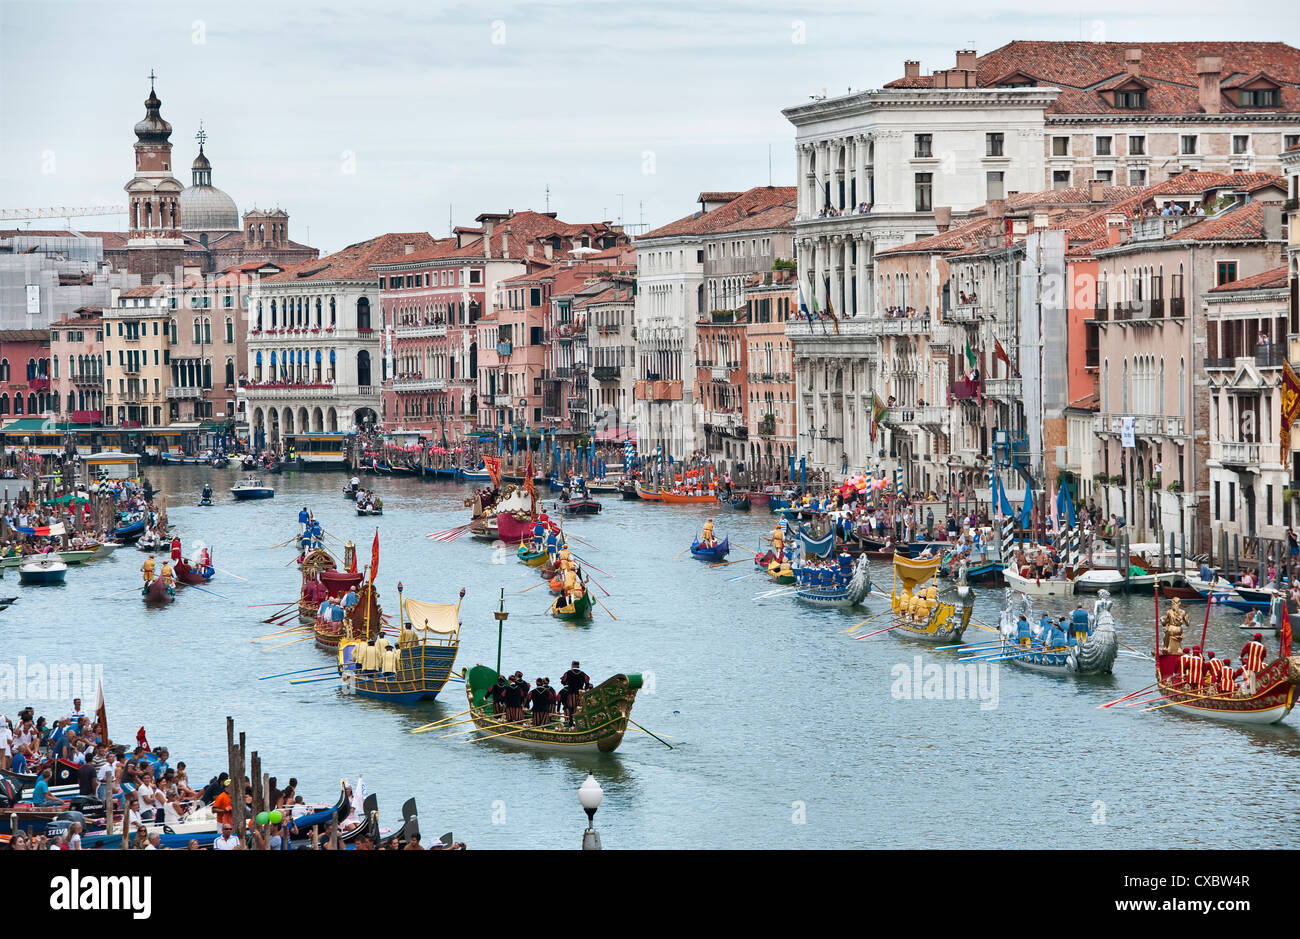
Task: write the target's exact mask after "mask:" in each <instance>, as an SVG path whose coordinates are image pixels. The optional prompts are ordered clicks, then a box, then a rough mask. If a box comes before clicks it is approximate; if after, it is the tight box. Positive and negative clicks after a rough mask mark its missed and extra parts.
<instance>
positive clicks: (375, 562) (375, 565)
mask: <svg viewBox="0 0 1300 939" xmlns="http://www.w3.org/2000/svg"><path fill="white" fill-rule="evenodd" d="M378 571H379V529H378V528H376V529H375V543H374V544H373V545H371V546H370V583H372V584H373V583H374V582H375V574H376V573H378Z"/></svg>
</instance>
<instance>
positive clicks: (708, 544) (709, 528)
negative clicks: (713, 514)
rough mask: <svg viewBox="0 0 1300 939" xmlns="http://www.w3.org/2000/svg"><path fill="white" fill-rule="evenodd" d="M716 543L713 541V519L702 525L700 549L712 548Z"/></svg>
mask: <svg viewBox="0 0 1300 939" xmlns="http://www.w3.org/2000/svg"><path fill="white" fill-rule="evenodd" d="M716 543H717V542H715V541H714V540H713V519H709V520H708V521H706V522H705V523H704V534H702V535H700V547H702V548H712V547H713V546H714V545H715V544H716Z"/></svg>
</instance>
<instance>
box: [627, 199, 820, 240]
mask: <svg viewBox="0 0 1300 939" xmlns="http://www.w3.org/2000/svg"><path fill="white" fill-rule="evenodd" d="M721 195H727V193H722V194H721ZM797 198H798V192H797V190H796V189H795V187H794V186H756V187H754V188H753V189H749V190H746V191H745V192H742V193H740V194H739V195H737V196H736V198H734V199H732V200H730V201H729V202H728V203H727V204H726V205H722V206H719V207H718V208H716V209H713V210H712V211H711V212H695V213H694V214H691V215H687V216H684V217H683V218H679V219H678V220H677V221H675V222H669V223H668V224H667V225H663V226H660V227H659V228H656V229H654V230H653V231H648V232H646V233H645V234H644V235H641V236H640V237H639V238H638V239H637V240H638V241H641V240H644V239H647V238H667V237H671V236H674V235H677V236H686V235H706V234H715V233H723V232H740V231H759V230H762V229H765V228H777V227H782V226H784V225H787V224H789V222H781V221H780V219H781V217H782V216H783V215H784V211H775V212H769V210H776V209H782V207H787V206H788V207H789V210H790V213H789V214H790V221H793V219H794V208H795V200H796V199H797Z"/></svg>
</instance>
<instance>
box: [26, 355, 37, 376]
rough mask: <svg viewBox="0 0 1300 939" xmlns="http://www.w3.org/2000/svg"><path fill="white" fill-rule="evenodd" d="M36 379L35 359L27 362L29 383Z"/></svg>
mask: <svg viewBox="0 0 1300 939" xmlns="http://www.w3.org/2000/svg"><path fill="white" fill-rule="evenodd" d="M35 377H36V360H35V359H28V360H27V380H28V381H31V380H32V379H33V378H35Z"/></svg>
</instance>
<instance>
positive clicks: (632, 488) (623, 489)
mask: <svg viewBox="0 0 1300 939" xmlns="http://www.w3.org/2000/svg"><path fill="white" fill-rule="evenodd" d="M618 492H619V495H621V496H622V497H623V501H625V502H637V501H638V500H640V498H641V494H640V493H639V492H638V491H637V485H636V481H635V480H632V479H625V480H623V481H622V482H620V483H619V484H618Z"/></svg>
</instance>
